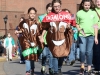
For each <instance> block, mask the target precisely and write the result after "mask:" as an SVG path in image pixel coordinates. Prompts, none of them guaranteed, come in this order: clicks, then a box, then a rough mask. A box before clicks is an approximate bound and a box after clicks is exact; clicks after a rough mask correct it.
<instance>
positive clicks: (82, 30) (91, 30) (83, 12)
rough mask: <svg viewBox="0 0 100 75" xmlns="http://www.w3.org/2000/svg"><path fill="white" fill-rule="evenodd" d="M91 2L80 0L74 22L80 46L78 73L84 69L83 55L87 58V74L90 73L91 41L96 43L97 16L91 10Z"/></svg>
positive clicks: (81, 72)
mask: <svg viewBox="0 0 100 75" xmlns="http://www.w3.org/2000/svg"><path fill="white" fill-rule="evenodd" d="M93 7H94V6H93V2H92V1H91V0H82V2H81V5H80V10H79V11H78V12H77V16H76V23H77V29H78V31H79V41H80V43H79V48H80V62H81V68H80V74H83V73H84V70H85V64H84V63H85V57H86V60H87V71H88V75H90V74H91V65H92V56H93V50H92V48H93V43H94V41H95V43H96V44H98V40H97V32H98V29H97V28H96V27H94V25H97V23H98V16H97V14H96V12H95V11H93V9H94V8H93Z"/></svg>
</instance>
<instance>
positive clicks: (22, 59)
mask: <svg viewBox="0 0 100 75" xmlns="http://www.w3.org/2000/svg"><path fill="white" fill-rule="evenodd" d="M18 52H19V56H20V60H21V61H23V62H24V61H25V59H24V56H23V55H22V51H21V49H20V47H18Z"/></svg>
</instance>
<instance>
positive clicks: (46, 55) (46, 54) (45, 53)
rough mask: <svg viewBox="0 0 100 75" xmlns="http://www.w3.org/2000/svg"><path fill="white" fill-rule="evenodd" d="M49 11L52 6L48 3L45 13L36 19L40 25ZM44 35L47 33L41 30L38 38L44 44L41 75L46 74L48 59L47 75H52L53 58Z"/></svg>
mask: <svg viewBox="0 0 100 75" xmlns="http://www.w3.org/2000/svg"><path fill="white" fill-rule="evenodd" d="M51 10H52V4H51V3H48V4H47V5H46V13H45V14H42V15H40V16H39V17H38V19H39V22H40V23H42V20H43V18H44V17H45V16H46V15H47V14H49V13H50V12H51ZM46 34H47V31H46V30H43V32H42V34H41V36H40V41H41V42H43V43H44V49H43V52H42V68H41V73H42V74H43V75H45V74H46V60H47V58H48V59H49V74H50V75H52V74H53V71H52V68H53V62H52V60H53V56H52V54H51V51H50V50H49V48H48V45H47V42H46ZM42 36H43V37H42Z"/></svg>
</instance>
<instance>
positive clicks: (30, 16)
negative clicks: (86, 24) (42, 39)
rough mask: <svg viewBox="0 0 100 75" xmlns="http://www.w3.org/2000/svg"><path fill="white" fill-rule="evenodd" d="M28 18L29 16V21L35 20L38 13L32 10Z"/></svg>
mask: <svg viewBox="0 0 100 75" xmlns="http://www.w3.org/2000/svg"><path fill="white" fill-rule="evenodd" d="M28 16H29V19H31V20H33V19H34V18H35V16H36V12H35V11H34V10H31V11H30V12H29V13H28Z"/></svg>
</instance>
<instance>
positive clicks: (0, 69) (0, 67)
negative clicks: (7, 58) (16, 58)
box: [0, 62, 6, 75]
mask: <svg viewBox="0 0 100 75" xmlns="http://www.w3.org/2000/svg"><path fill="white" fill-rule="evenodd" d="M0 75H6V73H5V71H4V62H0Z"/></svg>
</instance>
